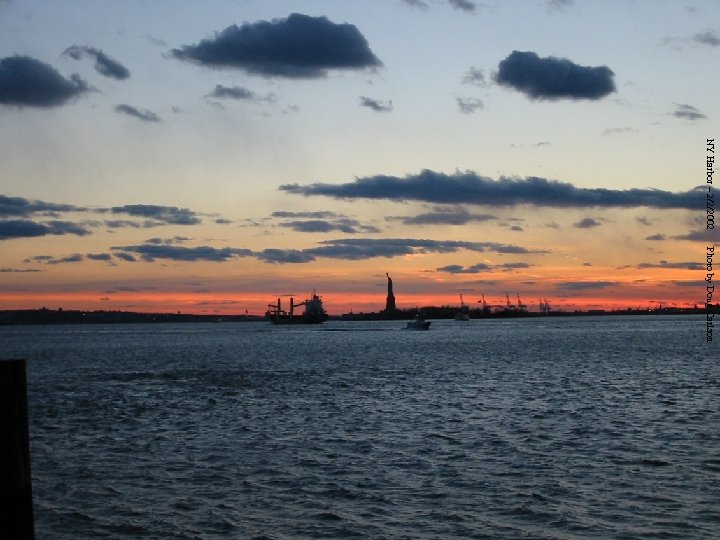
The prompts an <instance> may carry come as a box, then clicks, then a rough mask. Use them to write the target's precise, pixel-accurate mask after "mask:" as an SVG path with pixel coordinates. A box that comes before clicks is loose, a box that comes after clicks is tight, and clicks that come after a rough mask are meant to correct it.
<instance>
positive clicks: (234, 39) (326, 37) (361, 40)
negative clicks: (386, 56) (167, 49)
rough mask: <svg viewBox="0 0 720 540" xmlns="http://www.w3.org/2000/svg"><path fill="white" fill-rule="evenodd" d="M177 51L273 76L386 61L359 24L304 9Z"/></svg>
mask: <svg viewBox="0 0 720 540" xmlns="http://www.w3.org/2000/svg"><path fill="white" fill-rule="evenodd" d="M171 54H172V55H173V56H174V57H175V58H179V59H181V60H187V61H191V62H195V63H198V64H201V65H205V66H209V67H216V68H238V69H243V70H245V71H247V72H248V73H251V74H258V75H265V76H268V77H290V78H319V77H324V76H325V75H326V73H327V70H330V69H363V68H373V67H379V66H381V65H382V63H381V62H380V60H379V59H378V58H377V57H376V56H375V55H374V54H373V52H372V51H371V50H370V47H369V45H368V42H367V40H366V39H365V37H364V36H363V35H362V34H361V33H360V31H359V30H358V29H357V27H356V26H354V25H352V24H347V23H344V24H336V23H334V22H331V21H330V20H328V19H327V18H326V17H310V16H308V15H303V14H300V13H293V14H291V15H290V16H289V17H288V18H286V19H273V20H272V21H258V22H255V23H245V24H243V25H242V26H240V27H238V26H236V25H232V26H228V27H227V28H225V30H223V31H222V32H220V33H217V34H215V36H214V37H213V38H211V39H205V40H202V41H200V42H199V43H197V44H195V45H185V46H183V47H182V48H180V49H173V50H172V51H171Z"/></svg>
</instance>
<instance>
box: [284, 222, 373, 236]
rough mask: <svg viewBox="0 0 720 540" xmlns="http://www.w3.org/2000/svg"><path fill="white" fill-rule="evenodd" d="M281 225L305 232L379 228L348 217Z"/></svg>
mask: <svg viewBox="0 0 720 540" xmlns="http://www.w3.org/2000/svg"><path fill="white" fill-rule="evenodd" d="M280 226H281V227H286V228H289V229H292V230H293V231H296V232H305V233H328V232H333V231H339V232H344V233H347V234H357V233H377V232H380V230H379V229H378V228H377V227H373V226H372V225H362V224H361V223H360V222H359V221H357V220H354V219H349V218H340V219H336V220H332V221H328V220H323V219H310V220H303V221H301V220H293V221H285V222H283V223H280Z"/></svg>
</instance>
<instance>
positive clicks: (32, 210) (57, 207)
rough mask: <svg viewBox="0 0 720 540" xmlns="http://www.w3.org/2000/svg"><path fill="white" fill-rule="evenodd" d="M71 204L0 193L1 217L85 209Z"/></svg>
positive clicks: (28, 215) (50, 213) (49, 213)
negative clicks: (32, 199) (8, 195)
mask: <svg viewBox="0 0 720 540" xmlns="http://www.w3.org/2000/svg"><path fill="white" fill-rule="evenodd" d="M83 210H85V208H80V207H77V206H73V205H70V204H53V203H47V202H43V201H31V200H28V199H24V198H22V197H6V196H5V195H0V218H4V217H31V216H33V215H35V214H41V215H53V214H56V213H58V212H73V211H83Z"/></svg>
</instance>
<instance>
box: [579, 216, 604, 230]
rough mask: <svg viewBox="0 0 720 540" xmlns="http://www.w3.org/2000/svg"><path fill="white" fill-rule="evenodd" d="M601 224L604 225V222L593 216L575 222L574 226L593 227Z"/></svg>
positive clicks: (580, 227) (581, 227)
mask: <svg viewBox="0 0 720 540" xmlns="http://www.w3.org/2000/svg"><path fill="white" fill-rule="evenodd" d="M600 225H602V223H600V222H599V221H597V220H595V219H593V218H584V219H581V220H580V221H578V222H577V223H574V224H573V227H575V228H577V229H591V228H593V227H599V226H600Z"/></svg>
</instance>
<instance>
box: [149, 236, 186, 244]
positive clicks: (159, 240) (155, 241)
mask: <svg viewBox="0 0 720 540" xmlns="http://www.w3.org/2000/svg"><path fill="white" fill-rule="evenodd" d="M189 240H190V238H188V237H186V236H175V237H173V238H148V239H147V240H145V243H146V244H155V245H156V246H174V245H177V244H184V243H185V242H188V241H189Z"/></svg>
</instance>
